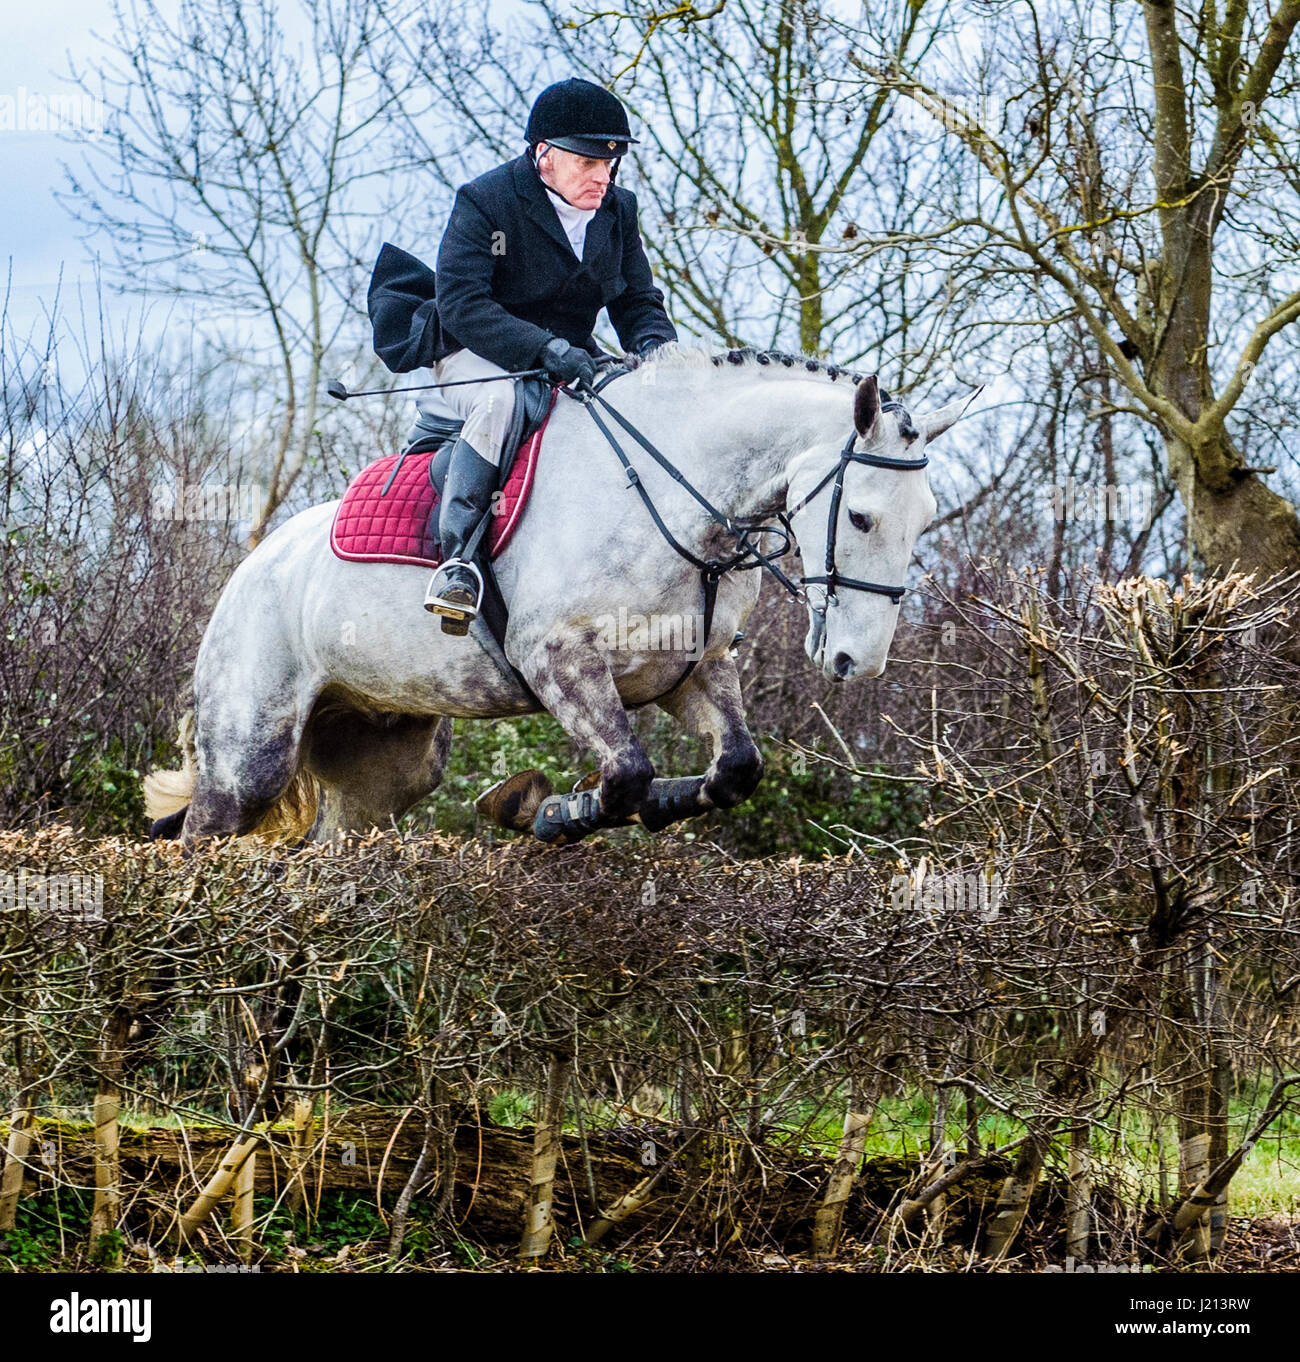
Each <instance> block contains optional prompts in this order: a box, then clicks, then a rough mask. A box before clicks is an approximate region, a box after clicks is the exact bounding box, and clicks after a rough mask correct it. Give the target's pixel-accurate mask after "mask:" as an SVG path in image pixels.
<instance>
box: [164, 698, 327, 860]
mask: <svg viewBox="0 0 1300 1362" xmlns="http://www.w3.org/2000/svg"><path fill="white" fill-rule="evenodd" d="M301 734H302V725H301V722H300V721H299V720H298V719H297V718H296V717H295V716H288V717H282V718H280V719H279V720H278V721H277V720H275V719H273V718H271V717H269V716H264V715H258V714H254V713H252V712H247V711H246V712H245V713H243V714H239V715H230V714H228V713H224V712H222V711H221V710H218V711H217V712H216V713H212V712H209V713H207V714H204V713H203V711H202V709H200V711H199V714H198V734H197V743H198V749H199V777H198V781H197V783H196V784H195V787H194V794H193V797H192V798H191V800H190V805H189V808H188V809H187V810H186V811H185V821H184V827H183V830H182V833H181V838H182V840H183V841H184V842H187V843H188V842H193V841H195V840H196V839H197V838H200V837H230V836H239V837H242V836H244V835H245V834H246V833H250V832H252V831H253V830H254V829H255V828H257V827H258V825H259V824H261V823H262V822H263V820H265V819H266V817H267V815H268V814H270V813H271V811H272V809H274V808H275V806H276V805H277V803H279V802H280V801H281V800H282V799H283V798H284V797H285V796H286V795H290V796H292V794H293V793H294V792H291V790H290V787H291V786H293V785H295V777H296V776H297V772H298V743H299V739H300V737H301ZM306 802H307V801H306V797H305V796H304V798H303V800H302V801H301V803H302V804H303V805H304V806H305V804H306ZM313 812H314V810H313ZM286 814H287V818H286V826H285V828H284V830H285V831H291V830H292V827H293V824H294V821H295V817H294V816H295V815H297V816H298V817H299V819H300V820H301V819H303V818H305V811H304V808H299V807H295V809H293V810H286ZM305 821H306V822H308V823H310V821H311V820H310V819H309V818H305Z"/></svg>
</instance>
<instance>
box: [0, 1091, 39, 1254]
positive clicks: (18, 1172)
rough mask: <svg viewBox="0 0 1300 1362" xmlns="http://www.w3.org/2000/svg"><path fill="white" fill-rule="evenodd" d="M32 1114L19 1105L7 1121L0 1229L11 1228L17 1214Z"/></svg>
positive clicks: (0, 1192)
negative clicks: (7, 1137) (7, 1133)
mask: <svg viewBox="0 0 1300 1362" xmlns="http://www.w3.org/2000/svg"><path fill="white" fill-rule="evenodd" d="M32 1115H33V1113H32V1112H31V1111H30V1110H29V1109H27V1108H25V1107H19V1108H18V1110H16V1111H15V1112H14V1113H13V1116H12V1117H11V1118H10V1121H9V1143H8V1145H7V1146H6V1148H5V1168H4V1174H3V1175H2V1176H0V1230H11V1229H13V1227H14V1223H15V1218H16V1216H17V1214H18V1198H19V1197H20V1196H22V1194H23V1175H24V1173H25V1172H26V1171H27V1168H26V1159H27V1154H28V1151H29V1150H30V1149H31V1147H32V1134H31V1125H32Z"/></svg>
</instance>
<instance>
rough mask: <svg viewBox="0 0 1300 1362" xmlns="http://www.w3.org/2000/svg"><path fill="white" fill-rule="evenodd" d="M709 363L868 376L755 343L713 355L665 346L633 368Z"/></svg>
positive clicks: (834, 375)
mask: <svg viewBox="0 0 1300 1362" xmlns="http://www.w3.org/2000/svg"><path fill="white" fill-rule="evenodd" d="M706 363H708V364H712V365H714V366H715V367H718V368H721V367H722V366H723V365H728V364H734V365H738V366H743V367H746V368H755V367H760V368H770V369H772V370H773V371H774V372H775V371H779V370H781V369H785V370H788V371H790V372H791V373H792V374H793V373H798V374H804V373H809V374H825V375H826V377H827V378H829V379H830V380H831V381H832V382H834V381H835V380H836V379H837V378H847V379H849V380H851V381H852V382H853V383H855V384H856V383H860V382H861V381H862V380H863V379H864V378H865V377H866V376H867V375H866V374H860V373H858V372H857V371H856V370H854V369H846V368H844V366H843V365H840V364H831V363H829V362H828V361H826V360H821V359H818V358H817V357H816V356H814V355H796V354H789V353H787V352H786V351H784V350H756V349H754V348H753V346H744V347H743V348H741V349H738V350H723V351H720V352H719V353H717V354H712V355H710V354H708V353H706V352H705V351H703V350H694V349H689V348H687V347H685V346H682V345H664V346H661V347H660V348H659V349H658V350H654V351H652V352H651V353H650V354H649V355H647V356H646V357H645V358H644V359H642V360H639V361H638V362H637V363H636V364H635V365H634V366H633V367H637V368H639V367H640V365H642V364H654V365H663V366H664V367H665V368H667V367H671V366H681V367H683V368H685V367H698V366H702V365H704V364H706Z"/></svg>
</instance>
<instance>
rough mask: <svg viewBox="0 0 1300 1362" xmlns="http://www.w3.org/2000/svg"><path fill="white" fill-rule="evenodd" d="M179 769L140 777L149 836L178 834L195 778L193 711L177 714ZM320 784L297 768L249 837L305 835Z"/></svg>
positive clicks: (172, 836)
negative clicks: (141, 778)
mask: <svg viewBox="0 0 1300 1362" xmlns="http://www.w3.org/2000/svg"><path fill="white" fill-rule="evenodd" d="M179 742H180V746H181V768H180V770H179V771H150V772H149V774H148V775H147V776H145V778H144V808H145V813H146V814H147V815H148V816H149V818H150V820H151V822H152V823H153V826H152V827H151V828H150V836H151V837H158V838H175V837H179V836H180V834H181V827H182V825H183V824H184V822H185V810H186V809H188V808H189V805H190V799H191V798H192V797H193V794H194V786H195V785H196V784H197V782H198V778H199V764H198V755H197V751H196V749H195V746H194V711H193V710H192V709H187V710H186V711H185V713H184V714H183V715H181V723H180V731H179ZM319 802H320V787H319V786H318V785H317V783H316V780H315V777H313V776H312V775H311V774H310V773H309V772H308V771H307V770H305V769H300V770H299V771H298V772H297V773H296V774H295V775H294V777H293V779H292V780H291V781H290V782H289V785H288V788H287V789H286V790H285V791H284V793H283V794H282V795H281V796H280V797H279V799H277V800H276V801H275V803H274V804H272V805H271V807H270V808H269V809H268V810H267V812H266V814H265V815H264V816H263V818H262V821H261V822H260V823H259V824H258V825H257V827H255V828H254V829H253V831H252V833H251V834H250V836H256V837H269V838H272V839H276V840H278V839H280V838H286V839H291V840H297V839H299V838H302V837H305V836H306V835H307V833H308V832H309V831H310V829H311V826H312V824H313V823H314V822H315V821H316V812H317V809H318V807H319Z"/></svg>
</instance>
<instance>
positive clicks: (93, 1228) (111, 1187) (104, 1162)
mask: <svg viewBox="0 0 1300 1362" xmlns="http://www.w3.org/2000/svg"><path fill="white" fill-rule="evenodd" d="M130 1030H131V1017H130V1015H129V1014H128V1013H127V1012H125V1011H124V1010H121V1009H119V1010H117V1011H115V1012H114V1013H113V1014H112V1015H111V1016H110V1017H109V1019H108V1022H107V1024H106V1025H105V1028H104V1036H103V1039H102V1041H101V1043H100V1049H99V1084H98V1089H97V1091H96V1093H95V1104H94V1120H95V1203H94V1206H93V1208H92V1210H91V1213H90V1248H91V1253H92V1256H94V1257H96V1258H97V1259H98V1260H99V1261H101V1262H103V1263H104V1264H105V1265H106V1266H116V1265H117V1263H118V1262H119V1261H120V1258H121V1254H120V1251H119V1250H118V1248H117V1247H116V1245H114V1244H113V1243H112V1241H111V1240H110V1241H108V1242H107V1243H106V1242H105V1236H107V1235H111V1234H112V1233H113V1231H114V1230H115V1229H116V1228H117V1220H118V1215H119V1212H120V1210H121V1204H122V1170H121V1163H120V1159H119V1157H118V1124H117V1118H118V1109H119V1106H120V1103H121V1089H120V1086H119V1085H120V1083H121V1078H122V1064H123V1060H124V1057H125V1046H126V1041H127V1037H128V1035H129V1034H130Z"/></svg>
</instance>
